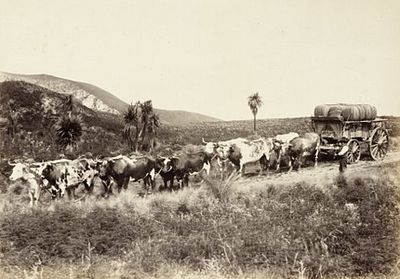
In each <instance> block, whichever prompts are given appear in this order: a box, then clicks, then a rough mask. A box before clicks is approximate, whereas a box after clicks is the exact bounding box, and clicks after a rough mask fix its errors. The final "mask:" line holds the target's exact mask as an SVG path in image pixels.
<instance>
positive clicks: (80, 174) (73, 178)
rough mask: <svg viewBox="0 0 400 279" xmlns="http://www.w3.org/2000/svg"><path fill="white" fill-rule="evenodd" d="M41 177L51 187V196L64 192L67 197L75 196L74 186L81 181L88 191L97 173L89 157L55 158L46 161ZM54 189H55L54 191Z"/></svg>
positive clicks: (91, 187) (61, 194)
mask: <svg viewBox="0 0 400 279" xmlns="http://www.w3.org/2000/svg"><path fill="white" fill-rule="evenodd" d="M41 175H42V178H43V179H46V180H47V181H48V182H49V184H50V185H51V187H52V189H53V193H54V195H53V197H56V196H57V194H56V192H59V195H60V196H61V197H63V196H64V194H65V192H66V193H67V195H68V197H69V198H71V197H72V198H74V197H75V188H76V187H78V186H79V185H80V184H81V183H83V184H84V186H85V189H86V190H87V191H88V192H89V193H90V192H91V191H92V189H93V182H94V177H95V176H96V175H97V170H96V168H95V163H94V161H93V160H90V159H77V160H73V161H71V160H65V159H63V160H57V161H51V162H47V163H46V164H45V166H44V168H43V170H42V173H41ZM54 189H55V190H56V191H54Z"/></svg>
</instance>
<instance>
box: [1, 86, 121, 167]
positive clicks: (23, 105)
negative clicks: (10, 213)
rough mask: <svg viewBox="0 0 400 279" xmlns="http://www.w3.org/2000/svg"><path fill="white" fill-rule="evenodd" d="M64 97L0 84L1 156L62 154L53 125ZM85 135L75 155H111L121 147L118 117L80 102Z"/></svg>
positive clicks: (50, 157) (38, 87)
mask: <svg viewBox="0 0 400 279" xmlns="http://www.w3.org/2000/svg"><path fill="white" fill-rule="evenodd" d="M65 101H66V97H65V95H62V94H58V93H56V92H53V91H50V90H48V89H45V88H43V87H40V86H37V85H33V84H29V83H26V82H23V81H6V82H3V83H0V118H1V119H7V121H6V123H5V124H4V125H2V126H1V127H0V135H1V137H2V143H1V146H0V153H2V154H3V156H6V157H11V158H12V157H33V158H36V159H37V160H39V159H54V158H57V156H58V155H59V154H60V153H63V150H61V149H60V148H59V147H58V146H57V145H56V144H55V131H54V124H55V123H56V121H57V120H58V119H59V117H60V116H61V115H62V114H63V112H64V109H63V105H64V103H65ZM75 110H76V112H77V113H78V114H79V116H80V117H81V118H82V124H83V127H84V133H83V136H82V140H81V142H79V143H78V146H77V148H76V150H75V151H76V153H77V154H79V153H85V152H93V153H100V152H104V153H107V152H110V151H112V150H115V149H116V148H120V147H121V146H122V142H121V140H120V136H119V135H120V133H121V130H122V123H121V121H120V120H119V118H118V117H116V116H114V115H111V114H107V113H99V112H96V111H93V110H91V109H89V108H87V107H85V106H82V105H81V104H80V103H78V102H76V103H75Z"/></svg>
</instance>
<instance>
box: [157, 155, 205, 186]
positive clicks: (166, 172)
mask: <svg viewBox="0 0 400 279" xmlns="http://www.w3.org/2000/svg"><path fill="white" fill-rule="evenodd" d="M158 162H159V165H161V170H160V171H159V173H160V175H161V177H162V178H163V181H164V188H167V186H168V185H167V183H168V181H169V182H170V186H169V190H170V191H171V190H172V187H173V181H174V178H176V179H177V181H178V182H179V184H180V187H183V186H188V185H189V175H192V174H195V173H197V174H200V173H202V172H203V171H205V172H206V174H207V175H209V174H210V167H211V164H210V155H209V154H208V153H207V152H205V151H199V152H195V153H186V152H182V153H180V154H178V155H176V156H172V157H169V158H160V159H159V160H158Z"/></svg>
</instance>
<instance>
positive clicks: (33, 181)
mask: <svg viewBox="0 0 400 279" xmlns="http://www.w3.org/2000/svg"><path fill="white" fill-rule="evenodd" d="M10 165H11V164H10ZM9 179H10V180H11V181H15V180H17V179H22V180H23V181H26V182H27V183H28V186H29V189H28V192H29V198H30V203H29V204H30V206H34V205H36V204H37V202H38V201H39V197H40V191H41V186H40V185H41V178H40V175H38V174H37V173H35V171H33V170H31V169H30V168H29V166H28V165H26V164H22V163H17V164H15V165H14V168H13V170H12V174H11V175H10V177H9Z"/></svg>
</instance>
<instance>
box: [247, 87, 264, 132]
mask: <svg viewBox="0 0 400 279" xmlns="http://www.w3.org/2000/svg"><path fill="white" fill-rule="evenodd" d="M247 104H248V105H249V107H250V110H251V112H252V113H253V119H254V133H255V134H257V128H256V115H257V113H258V109H259V108H260V107H261V106H262V104H263V102H262V100H261V96H260V95H259V94H258V92H257V93H255V94H253V95H250V96H249V98H248V102H247Z"/></svg>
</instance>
